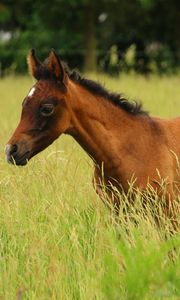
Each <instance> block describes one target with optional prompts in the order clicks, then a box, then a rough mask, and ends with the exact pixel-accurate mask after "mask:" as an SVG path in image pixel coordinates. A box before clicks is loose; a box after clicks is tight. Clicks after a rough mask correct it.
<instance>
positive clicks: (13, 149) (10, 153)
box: [6, 144, 18, 156]
mask: <svg viewBox="0 0 180 300" xmlns="http://www.w3.org/2000/svg"><path fill="white" fill-rule="evenodd" d="M17 150H18V146H17V145H16V144H14V145H9V144H8V145H7V146H6V154H7V155H8V156H13V155H15V154H16V152H17Z"/></svg>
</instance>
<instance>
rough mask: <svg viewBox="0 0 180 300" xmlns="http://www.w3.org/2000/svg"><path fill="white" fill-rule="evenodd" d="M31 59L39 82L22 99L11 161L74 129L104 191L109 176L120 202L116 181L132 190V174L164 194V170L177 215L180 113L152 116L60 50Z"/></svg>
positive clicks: (141, 185) (138, 183)
mask: <svg viewBox="0 0 180 300" xmlns="http://www.w3.org/2000/svg"><path fill="white" fill-rule="evenodd" d="M28 65H29V68H30V70H31V73H32V75H33V76H34V77H35V79H36V80H37V82H36V83H35V84H34V86H33V87H32V88H31V89H30V91H29V93H28V95H27V96H26V97H25V99H24V101H23V103H22V114H21V119H20V122H19V125H18V126H17V128H16V130H15V132H14V133H13V135H12V137H11V138H10V140H9V141H8V144H7V146H6V157H7V161H8V162H9V163H15V164H16V165H25V164H26V163H27V162H28V160H30V158H32V157H33V156H34V155H36V154H37V153H39V152H40V151H42V150H43V149H45V148H46V147H47V146H49V145H50V144H51V143H52V142H53V141H54V140H55V139H57V138H58V137H59V136H60V135H61V134H63V133H64V134H69V135H71V136H72V137H73V138H74V139H75V140H76V141H77V142H78V143H79V144H80V145H81V146H82V148H83V149H84V150H85V151H86V152H87V153H88V154H89V155H90V157H91V158H93V161H94V163H95V173H94V182H95V188H96V191H97V193H98V194H99V195H100V196H101V197H103V193H104V191H103V188H102V182H103V184H105V185H106V186H108V187H109V188H108V193H109V198H110V201H112V202H113V205H114V206H116V207H118V206H119V201H120V200H119V198H117V197H114V196H113V189H112V188H111V187H112V186H116V187H117V188H118V189H119V190H120V192H122V191H123V192H125V193H127V192H128V188H129V182H130V181H131V178H132V177H133V178H135V179H136V180H135V181H134V188H135V189H136V188H137V189H139V190H141V191H143V190H146V188H147V186H148V185H150V186H151V187H152V188H153V189H154V190H155V191H157V193H159V194H161V192H162V191H161V188H160V184H159V174H160V176H161V178H163V179H165V180H166V182H167V185H166V197H165V198H166V204H167V205H166V212H167V214H168V215H169V216H172V209H171V206H172V203H173V201H174V199H175V198H176V197H177V196H178V193H179V183H180V180H179V175H178V174H179V173H178V172H177V158H178V157H179V156H180V118H176V119H172V120H164V119H160V118H155V117H150V116H149V115H148V114H147V113H146V112H144V111H143V110H142V108H141V106H140V105H138V104H136V103H134V102H133V103H131V102H128V101H127V100H126V99H125V98H123V97H122V96H121V95H120V94H114V93H110V92H108V91H107V90H106V89H104V88H103V87H102V86H101V85H100V84H98V83H96V82H94V81H91V80H88V79H85V78H83V77H82V76H80V75H79V74H78V73H77V72H76V71H70V70H69V69H68V68H67V66H66V65H65V64H64V63H63V62H61V61H60V60H59V58H58V56H57V54H56V53H55V51H54V50H52V51H51V52H50V54H49V56H48V58H47V59H46V60H45V61H44V62H43V63H41V62H40V61H39V60H38V59H37V57H36V56H35V51H34V50H31V52H30V54H29V55H28ZM102 166H103V172H102ZM102 173H103V176H102ZM173 214H174V213H173Z"/></svg>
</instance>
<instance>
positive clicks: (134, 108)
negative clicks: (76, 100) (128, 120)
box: [39, 62, 148, 115]
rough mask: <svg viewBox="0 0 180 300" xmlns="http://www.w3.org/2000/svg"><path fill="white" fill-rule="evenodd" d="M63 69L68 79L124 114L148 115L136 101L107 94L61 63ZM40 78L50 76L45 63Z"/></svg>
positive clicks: (95, 84)
mask: <svg viewBox="0 0 180 300" xmlns="http://www.w3.org/2000/svg"><path fill="white" fill-rule="evenodd" d="M62 64H63V67H64V69H65V71H66V73H67V74H68V77H69V78H70V79H71V80H72V81H73V82H75V83H77V84H79V85H81V86H82V87H84V88H85V89H87V90H88V91H89V92H91V93H93V94H94V95H98V96H101V97H102V98H104V99H106V100H108V101H110V102H111V103H113V104H114V105H116V106H118V107H120V108H122V109H123V110H125V111H126V112H128V113H130V114H132V115H141V114H146V115H147V114H148V113H147V112H146V111H144V110H143V109H142V104H141V103H137V102H136V101H133V102H132V101H128V100H127V99H126V98H125V97H124V96H123V95H122V94H119V93H112V92H109V91H108V90H107V89H105V88H104V87H103V86H102V85H101V84H99V83H97V82H95V81H93V80H89V79H86V78H84V77H82V76H81V75H80V74H79V72H78V71H76V70H72V71H71V70H69V68H68V66H67V64H66V63H64V62H63V63H62ZM39 75H40V76H39V77H41V78H46V79H47V78H48V77H50V74H49V72H48V69H47V65H46V62H45V64H44V65H42V69H41V70H40V74H39Z"/></svg>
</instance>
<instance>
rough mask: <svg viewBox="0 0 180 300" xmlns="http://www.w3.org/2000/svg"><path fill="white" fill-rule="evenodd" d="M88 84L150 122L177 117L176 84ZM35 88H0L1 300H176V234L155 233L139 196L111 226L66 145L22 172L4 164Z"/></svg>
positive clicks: (86, 165) (136, 79)
mask: <svg viewBox="0 0 180 300" xmlns="http://www.w3.org/2000/svg"><path fill="white" fill-rule="evenodd" d="M93 78H94V79H98V80H99V81H100V82H102V83H103V84H105V86H106V87H107V88H109V89H111V90H114V91H121V92H123V93H125V95H127V96H128V97H129V98H130V99H135V100H138V99H139V100H141V101H142V102H143V104H144V108H145V109H146V110H148V111H149V112H150V113H151V114H153V115H157V116H161V117H167V118H169V117H176V116H178V115H180V84H179V83H180V76H178V75H177V76H174V77H162V78H159V77H156V76H152V77H149V78H143V77H141V76H137V75H131V76H130V75H129V76H127V75H123V76H121V77H120V78H118V79H117V78H109V77H107V76H104V75H93ZM32 84H33V80H32V79H31V78H29V77H7V78H4V79H1V80H0V103H1V106H0V112H1V113H0V299H1V300H14V299H18V300H21V299H23V300H24V299H29V300H46V299H47V300H48V299H58V300H91V299H92V300H143V299H145V300H156V299H157V300H160V299H163V300H170V299H171V300H176V299H180V234H179V233H177V234H175V235H174V236H169V234H168V231H169V229H168V228H169V224H168V221H167V220H164V219H163V218H162V219H163V220H162V226H160V227H159V228H157V226H156V225H155V223H154V221H153V218H152V216H151V214H150V209H147V212H146V214H144V212H143V208H142V206H141V198H140V196H137V199H136V204H135V206H134V207H130V208H127V206H128V205H124V207H125V208H127V209H126V213H124V212H123V211H122V209H121V211H120V214H119V218H116V219H115V218H114V217H113V216H111V215H110V212H109V210H108V209H107V208H106V207H105V206H104V205H103V204H102V203H101V201H100V199H99V198H98V197H97V195H96V194H95V192H94V190H93V187H92V180H91V178H92V172H93V168H92V162H91V161H90V159H89V158H88V156H87V155H86V154H85V152H83V150H82V149H81V148H80V147H79V145H78V144H77V143H75V142H74V141H73V140H72V139H71V138H70V137H68V136H62V137H61V138H59V139H58V140H57V141H56V142H54V143H53V145H51V146H50V147H49V148H48V149H46V150H45V151H43V152H42V153H40V154H38V155H37V156H36V157H34V158H33V159H32V160H31V161H30V162H29V164H28V165H27V166H25V167H17V166H11V165H8V164H7V163H6V161H5V158H4V147H5V144H6V142H7V141H8V139H9V137H10V135H11V134H12V132H13V130H14V129H15V127H16V125H17V122H18V120H19V116H20V111H21V102H22V100H23V98H24V97H25V96H26V95H27V93H28V91H29V89H30V87H31V86H32ZM120 130H121V129H120ZM122 130H123V129H122ZM132 130H133V129H132ZM122 202H123V203H126V202H127V199H126V198H125V197H123V199H122ZM165 236H166V237H165Z"/></svg>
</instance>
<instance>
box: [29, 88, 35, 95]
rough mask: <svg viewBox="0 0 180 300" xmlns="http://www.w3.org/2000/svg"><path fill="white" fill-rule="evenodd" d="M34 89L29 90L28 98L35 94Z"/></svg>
mask: <svg viewBox="0 0 180 300" xmlns="http://www.w3.org/2000/svg"><path fill="white" fill-rule="evenodd" d="M35 90H36V89H35V87H33V88H32V89H31V90H30V92H29V94H28V97H32V95H33V94H34V92H35Z"/></svg>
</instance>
